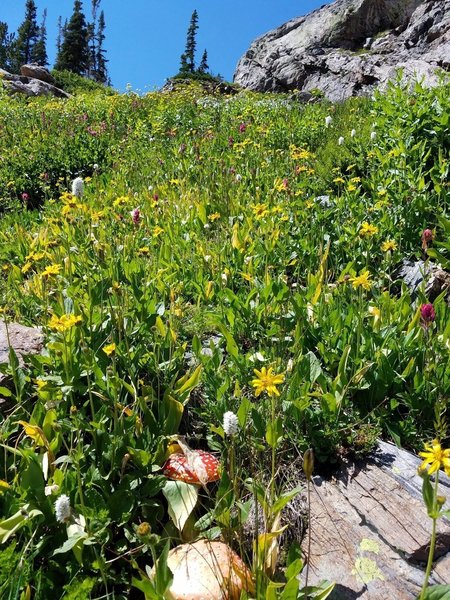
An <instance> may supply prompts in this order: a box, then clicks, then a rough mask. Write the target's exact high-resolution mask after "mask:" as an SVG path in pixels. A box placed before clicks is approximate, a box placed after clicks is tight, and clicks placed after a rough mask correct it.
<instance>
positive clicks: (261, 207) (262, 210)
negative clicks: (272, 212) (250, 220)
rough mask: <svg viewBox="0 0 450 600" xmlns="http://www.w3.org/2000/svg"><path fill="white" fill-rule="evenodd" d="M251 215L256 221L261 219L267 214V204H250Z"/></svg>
mask: <svg viewBox="0 0 450 600" xmlns="http://www.w3.org/2000/svg"><path fill="white" fill-rule="evenodd" d="M252 209H253V214H254V215H255V217H256V218H257V219H263V218H264V217H265V216H266V215H268V214H269V210H268V207H267V204H252Z"/></svg>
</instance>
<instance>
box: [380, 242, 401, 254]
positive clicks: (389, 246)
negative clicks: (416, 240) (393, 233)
mask: <svg viewBox="0 0 450 600" xmlns="http://www.w3.org/2000/svg"><path fill="white" fill-rule="evenodd" d="M397 248H398V246H397V242H396V241H395V240H386V241H385V242H383V243H382V244H381V249H382V251H383V252H392V251H394V250H397Z"/></svg>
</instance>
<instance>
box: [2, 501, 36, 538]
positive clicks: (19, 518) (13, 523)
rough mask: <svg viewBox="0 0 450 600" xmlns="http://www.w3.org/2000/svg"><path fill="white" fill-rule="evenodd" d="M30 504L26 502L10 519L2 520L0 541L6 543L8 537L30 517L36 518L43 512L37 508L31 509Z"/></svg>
mask: <svg viewBox="0 0 450 600" xmlns="http://www.w3.org/2000/svg"><path fill="white" fill-rule="evenodd" d="M29 507H30V505H29V504H25V505H24V506H22V508H21V509H20V510H18V511H17V512H16V513H15V514H14V515H12V516H11V517H9V518H8V519H4V520H3V521H0V543H1V544H4V543H5V542H7V541H8V539H9V538H10V537H11V536H12V535H13V534H14V533H15V532H16V531H17V530H18V529H20V528H21V527H22V525H24V524H25V523H27V522H28V521H29V520H30V519H34V518H35V517H38V516H40V515H42V514H43V513H42V512H41V511H40V510H37V509H36V508H33V509H31V510H29Z"/></svg>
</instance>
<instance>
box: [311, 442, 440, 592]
mask: <svg viewBox="0 0 450 600" xmlns="http://www.w3.org/2000/svg"><path fill="white" fill-rule="evenodd" d="M419 464H420V459H419V458H418V457H416V456H414V455H412V454H410V453H408V452H406V451H404V450H400V449H398V448H396V447H395V446H393V445H392V444H388V443H386V442H380V443H379V445H378V448H377V451H376V452H375V453H373V455H371V456H370V457H369V458H368V459H367V460H365V461H359V462H357V463H349V464H347V465H346V466H344V467H342V468H341V469H340V470H339V472H338V473H336V474H335V476H334V477H333V478H332V479H325V478H323V477H318V476H317V477H314V491H313V493H312V495H311V498H312V506H311V520H312V527H311V534H312V547H311V563H310V581H309V583H311V584H316V583H319V582H320V581H321V580H323V579H328V580H330V581H335V582H336V583H337V585H336V588H335V591H334V592H333V595H332V596H331V598H332V599H334V600H354V599H356V598H358V599H359V598H361V599H363V600H366V599H367V600H387V599H389V600H415V599H416V598H417V597H418V595H419V593H420V589H421V586H422V583H423V579H424V574H425V563H426V560H427V556H428V547H429V541H430V534H431V525H432V521H431V519H430V518H429V517H428V515H427V512H426V509H425V506H424V503H423V501H422V494H421V487H422V479H421V478H420V477H419V476H418V475H417V467H418V465H419ZM440 480H441V481H442V485H441V488H440V491H441V493H442V494H443V495H447V497H449V495H450V494H449V492H450V480H449V478H448V477H446V476H445V475H444V474H443V473H442V476H440ZM303 547H304V549H306V548H307V540H306V539H305V540H304V542H303ZM449 551H450V522H449V521H448V520H446V519H439V521H438V544H437V547H436V553H435V557H436V561H435V564H434V569H433V573H432V578H431V582H430V583H431V584H433V583H449V582H450V554H449Z"/></svg>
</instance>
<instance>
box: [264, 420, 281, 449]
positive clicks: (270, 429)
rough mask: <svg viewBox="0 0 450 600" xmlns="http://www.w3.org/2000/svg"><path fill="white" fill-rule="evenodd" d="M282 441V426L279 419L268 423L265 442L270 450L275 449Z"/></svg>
mask: <svg viewBox="0 0 450 600" xmlns="http://www.w3.org/2000/svg"><path fill="white" fill-rule="evenodd" d="M282 439H283V424H282V422H281V419H280V417H277V418H276V419H275V420H274V421H269V423H268V424H267V430H266V441H267V443H268V444H269V446H270V447H271V448H276V447H277V446H278V444H279V443H280V442H281V440H282Z"/></svg>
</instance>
